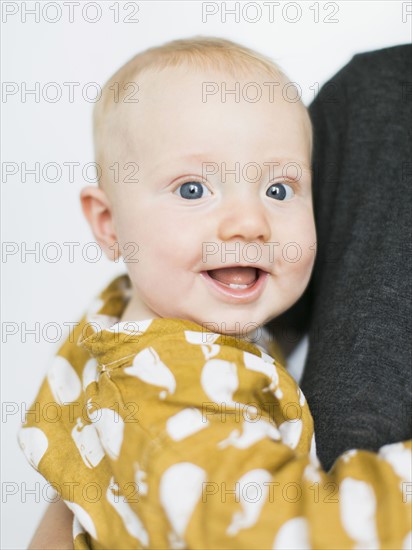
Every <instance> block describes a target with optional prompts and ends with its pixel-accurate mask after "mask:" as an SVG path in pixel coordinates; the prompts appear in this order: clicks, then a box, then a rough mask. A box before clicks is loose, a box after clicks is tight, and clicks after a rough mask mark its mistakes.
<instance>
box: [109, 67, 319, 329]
mask: <svg viewBox="0 0 412 550" xmlns="http://www.w3.org/2000/svg"><path fill="white" fill-rule="evenodd" d="M269 80H270V78H269V77H268V76H262V75H260V73H256V74H254V75H253V76H252V77H249V78H246V77H244V78H236V79H235V78H233V77H229V76H227V75H226V74H225V73H222V72H217V71H210V72H209V71H208V72H201V71H200V70H199V71H198V72H193V71H190V70H188V69H186V68H171V69H167V70H164V71H162V72H161V73H158V74H155V73H147V74H145V75H143V76H142V78H141V79H140V80H139V88H140V89H139V94H138V98H139V102H138V103H124V104H122V105H120V106H119V110H118V111H117V113H118V114H117V115H116V116H118V117H119V118H118V121H119V125H118V127H117V128H118V130H117V132H118V135H116V136H114V137H113V139H114V140H116V149H117V147H118V145H120V147H119V151H120V152H116V151H115V148H113V157H112V159H111V161H113V162H116V161H117V162H119V165H120V168H122V167H124V166H125V164H126V163H128V162H130V163H136V165H138V172H136V173H135V174H134V176H133V178H134V179H136V178H137V179H138V182H133V181H129V182H127V181H122V180H120V182H119V183H112V185H114V186H115V189H114V191H115V199H114V203H113V205H112V206H113V215H114V222H115V227H116V236H117V239H118V241H119V244H120V250H122V251H123V257H124V258H125V261H126V262H127V263H126V266H127V269H128V272H129V275H130V278H131V280H132V283H133V286H134V296H133V298H132V302H131V304H130V306H129V314H128V317H127V319H125V320H136V321H137V320H142V319H146V318H149V317H154V318H156V317H179V318H182V319H189V320H192V321H194V322H196V323H198V324H201V325H203V324H206V323H210V324H212V323H214V325H213V328H212V325H208V327H209V328H211V329H212V330H214V331H216V332H221V333H227V334H233V333H236V334H243V335H246V334H247V333H249V332H251V331H252V330H253V329H255V328H256V327H257V326H260V325H262V324H264V323H265V322H267V321H269V320H270V319H273V318H274V317H276V316H277V315H279V314H280V313H282V312H283V311H285V310H286V309H288V308H289V307H290V306H291V305H292V304H293V303H294V302H295V301H296V300H297V299H298V298H299V297H300V296H301V294H302V293H303V291H304V289H305V287H306V286H307V283H308V281H309V278H310V274H311V271H312V267H313V263H314V258H315V241H316V235H315V226H314V218H313V211H312V198H311V174H310V133H309V127H308V124H307V120H306V119H305V116H304V113H303V109H302V106H299V105H298V104H296V103H292V102H288V101H286V100H285V99H283V97H282V87H283V85H284V83H281V85H280V86H277V87H272V88H271V87H270V86H268V85H267V84H266V85H265V84H264V82H266V83H267V82H268V81H269ZM273 80H274V79H273ZM207 82H208V83H209V85H208V88H207V90H208V91H213V90H216V87H218V89H219V91H218V93H216V94H214V95H213V94H209V95H206V92H205V87H206V84H203V83H207ZM236 82H238V83H239V84H236ZM250 82H254V83H256V84H257V85H258V86H259V87H260V90H261V93H262V96H261V99H260V100H259V101H257V102H253V101H254V97H255V94H256V90H257V89H258V87H257V86H256V85H254V87H252V86H249V87H248V86H247V85H248V83H250ZM210 83H215V84H210ZM236 85H237V86H240V97H239V101H236V98H235V96H234V95H233V94H229V93H228V94H227V95H226V97H225V96H223V100H222V95H221V90H222V87H223V86H226V89H227V90H228V91H229V90H234V89H235V88H236ZM245 85H246V87H245ZM202 90H203V95H202ZM242 92H243V93H242ZM289 93H290V90H289ZM285 97H286V96H285ZM248 98H251V99H252V101H251V100H250V99H248ZM224 100H225V101H224ZM116 155H117V156H116ZM132 166H133V165H129V167H128V168H127V169H125V170H124V171H123V175H124V176H125V175H126V174H130V173H131V172H132ZM121 174H122V172H121ZM128 243H131V244H128ZM236 251H237V252H236ZM136 260H138V262H136ZM250 264H254V265H255V266H256V265H257V266H259V267H260V268H261V269H262V270H265V272H266V274H264V275H263V274H262V273H260V272H256V271H255V270H254V269H250V268H249V269H244V270H243V273H240V272H237V271H236V270H229V269H227V271H226V272H221V273H223V276H226V278H225V279H224V281H226V284H228V283H230V282H231V281H232V282H234V283H237V284H243V285H244V284H247V285H249V286H248V288H246V289H236V288H231V287H229V286H225V284H223V283H219V282H217V281H213V277H208V275H207V273H205V272H207V271H208V270H213V269H218V268H228V267H230V266H248V265H250ZM215 274H216V275H218V273H217V272H216V273H215ZM257 274H259V279H258V281H257V283H254V284H251V282H252V281H253V280H254V278H255V275H257ZM211 275H213V273H212V274H211ZM221 279H222V278H221Z"/></svg>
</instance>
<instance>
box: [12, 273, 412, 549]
mask: <svg viewBox="0 0 412 550" xmlns="http://www.w3.org/2000/svg"><path fill="white" fill-rule="evenodd" d="M129 296H130V280H129V278H128V276H127V275H122V276H120V277H118V278H116V279H115V280H114V281H113V282H112V283H111V284H110V285H109V286H108V287H107V288H106V289H105V290H104V291H103V292H102V293H101V295H100V296H99V298H98V299H97V301H96V302H95V303H94V305H93V307H92V308H91V309H90V310H89V311H88V313H87V314H86V315H85V316H84V317H83V318H82V320H81V321H80V323H79V324H78V326H77V327H76V328H75V329H74V331H73V332H72V333H71V335H70V336H69V337H68V339H67V340H66V342H65V343H64V344H63V346H62V347H61V349H60V350H59V352H58V355H57V356H56V358H55V359H54V360H53V362H52V363H51V365H50V368H49V370H48V373H47V377H46V379H45V380H44V382H43V384H42V386H41V388H40V390H39V393H38V395H37V397H36V399H35V401H34V403H33V405H32V407H31V409H30V410H29V412H28V413H27V415H26V422H25V424H24V425H23V426H22V427H21V429H20V432H19V443H20V445H21V448H22V450H23V452H24V453H25V455H26V457H27V458H28V460H29V461H30V463H31V464H32V466H33V467H34V468H36V469H37V470H38V471H39V472H40V473H41V474H42V475H43V476H44V477H45V479H46V480H47V481H49V482H50V483H52V484H53V486H54V487H55V488H56V490H57V491H58V493H59V494H60V495H61V497H62V498H63V499H64V500H65V502H66V504H67V505H68V506H69V508H70V509H71V510H72V511H73V513H74V516H75V518H74V524H73V540H74V548H75V549H79V550H80V549H86V548H92V549H103V548H104V549H118V548H122V549H126V548H174V549H183V548H202V549H203V548H230V549H233V548H245V549H252V548H256V549H264V548H268V549H274V550H275V549H282V550H284V549H288V548H289V549H291V548H294V549H309V548H316V549H318V548H324V549H332V548H336V549H337V548H339V549H343V548H353V549H355V548H356V549H366V548H370V549H371V548H373V549H375V548H376V549H378V548H379V549H389V548H391V549H406V548H409V547H410V546H409V545H410V543H411V528H412V526H411V516H412V507H411V494H412V482H411V481H412V480H411V467H412V466H411V465H412V460H411V456H412V454H411V452H412V441H404V442H400V443H396V444H392V445H387V446H385V447H382V448H381V449H380V451H379V453H377V454H375V453H372V452H369V451H362V450H351V451H348V452H346V453H345V454H343V455H342V456H341V457H339V459H338V460H337V461H336V462H335V464H334V466H333V468H332V469H331V470H330V472H328V473H326V472H324V471H323V470H322V469H321V467H320V465H319V462H318V460H317V458H316V448H315V439H314V431H313V430H314V428H313V420H312V416H311V413H310V411H309V408H308V405H307V403H306V400H305V397H304V395H303V393H302V391H301V390H300V389H299V387H298V386H297V384H296V382H295V381H294V380H293V378H292V377H291V376H290V375H289V374H288V372H287V371H286V369H285V368H284V367H283V366H282V364H281V362H279V361H278V359H277V357H272V356H271V355H269V353H266V351H264V349H263V347H262V346H260V345H258V344H254V343H251V342H250V341H246V340H244V339H238V338H235V337H231V336H225V335H222V334H219V333H214V332H211V331H208V330H205V328H203V327H201V326H200V325H198V324H196V323H194V322H191V321H187V320H181V319H176V318H170V319H147V320H144V321H139V322H136V323H127V322H118V321H119V318H120V316H121V314H122V312H123V310H124V308H125V306H126V303H127V301H128V299H129ZM267 351H270V352H271V353H272V355H277V354H278V351H277V350H276V346H274V345H273V343H272V346H271V348H270V349H269V350H267Z"/></svg>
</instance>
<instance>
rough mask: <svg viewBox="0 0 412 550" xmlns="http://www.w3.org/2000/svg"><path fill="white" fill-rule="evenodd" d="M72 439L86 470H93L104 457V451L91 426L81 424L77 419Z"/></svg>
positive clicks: (79, 419) (93, 427) (94, 429)
mask: <svg viewBox="0 0 412 550" xmlns="http://www.w3.org/2000/svg"><path fill="white" fill-rule="evenodd" d="M71 435H72V439H73V441H74V443H75V445H76V447H77V449H78V450H79V453H80V456H81V457H82V459H83V462H84V463H85V464H86V466H87V467H88V468H95V467H96V466H97V465H98V464H99V463H100V461H101V460H102V459H103V457H104V449H103V447H102V445H101V443H100V440H99V436H98V433H97V431H96V428H95V426H94V425H93V424H86V425H84V424H83V421H82V419H81V418H80V417H79V418H77V421H76V426H75V427H74V428H73V430H72V433H71Z"/></svg>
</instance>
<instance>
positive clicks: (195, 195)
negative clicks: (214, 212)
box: [175, 181, 210, 200]
mask: <svg viewBox="0 0 412 550" xmlns="http://www.w3.org/2000/svg"><path fill="white" fill-rule="evenodd" d="M202 187H204V188H205V189H206V190H207V191H208V193H209V194H210V191H209V189H208V188H207V187H206V185H205V184H204V183H200V182H199V181H187V182H185V183H182V184H181V185H179V187H178V188H177V189H176V191H175V193H176V192H178V191H179V190H180V193H179V195H180V196H181V197H182V198H183V199H189V200H192V199H201V198H202V197H203V189H202Z"/></svg>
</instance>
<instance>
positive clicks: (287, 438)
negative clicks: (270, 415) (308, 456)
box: [279, 419, 303, 449]
mask: <svg viewBox="0 0 412 550" xmlns="http://www.w3.org/2000/svg"><path fill="white" fill-rule="evenodd" d="M302 429H303V423H302V420H300V419H299V420H285V422H282V424H280V425H279V431H280V433H281V434H282V441H283V443H284V444H285V445H287V446H288V447H290V448H291V449H296V447H297V446H298V443H299V440H300V436H301V434H302Z"/></svg>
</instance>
